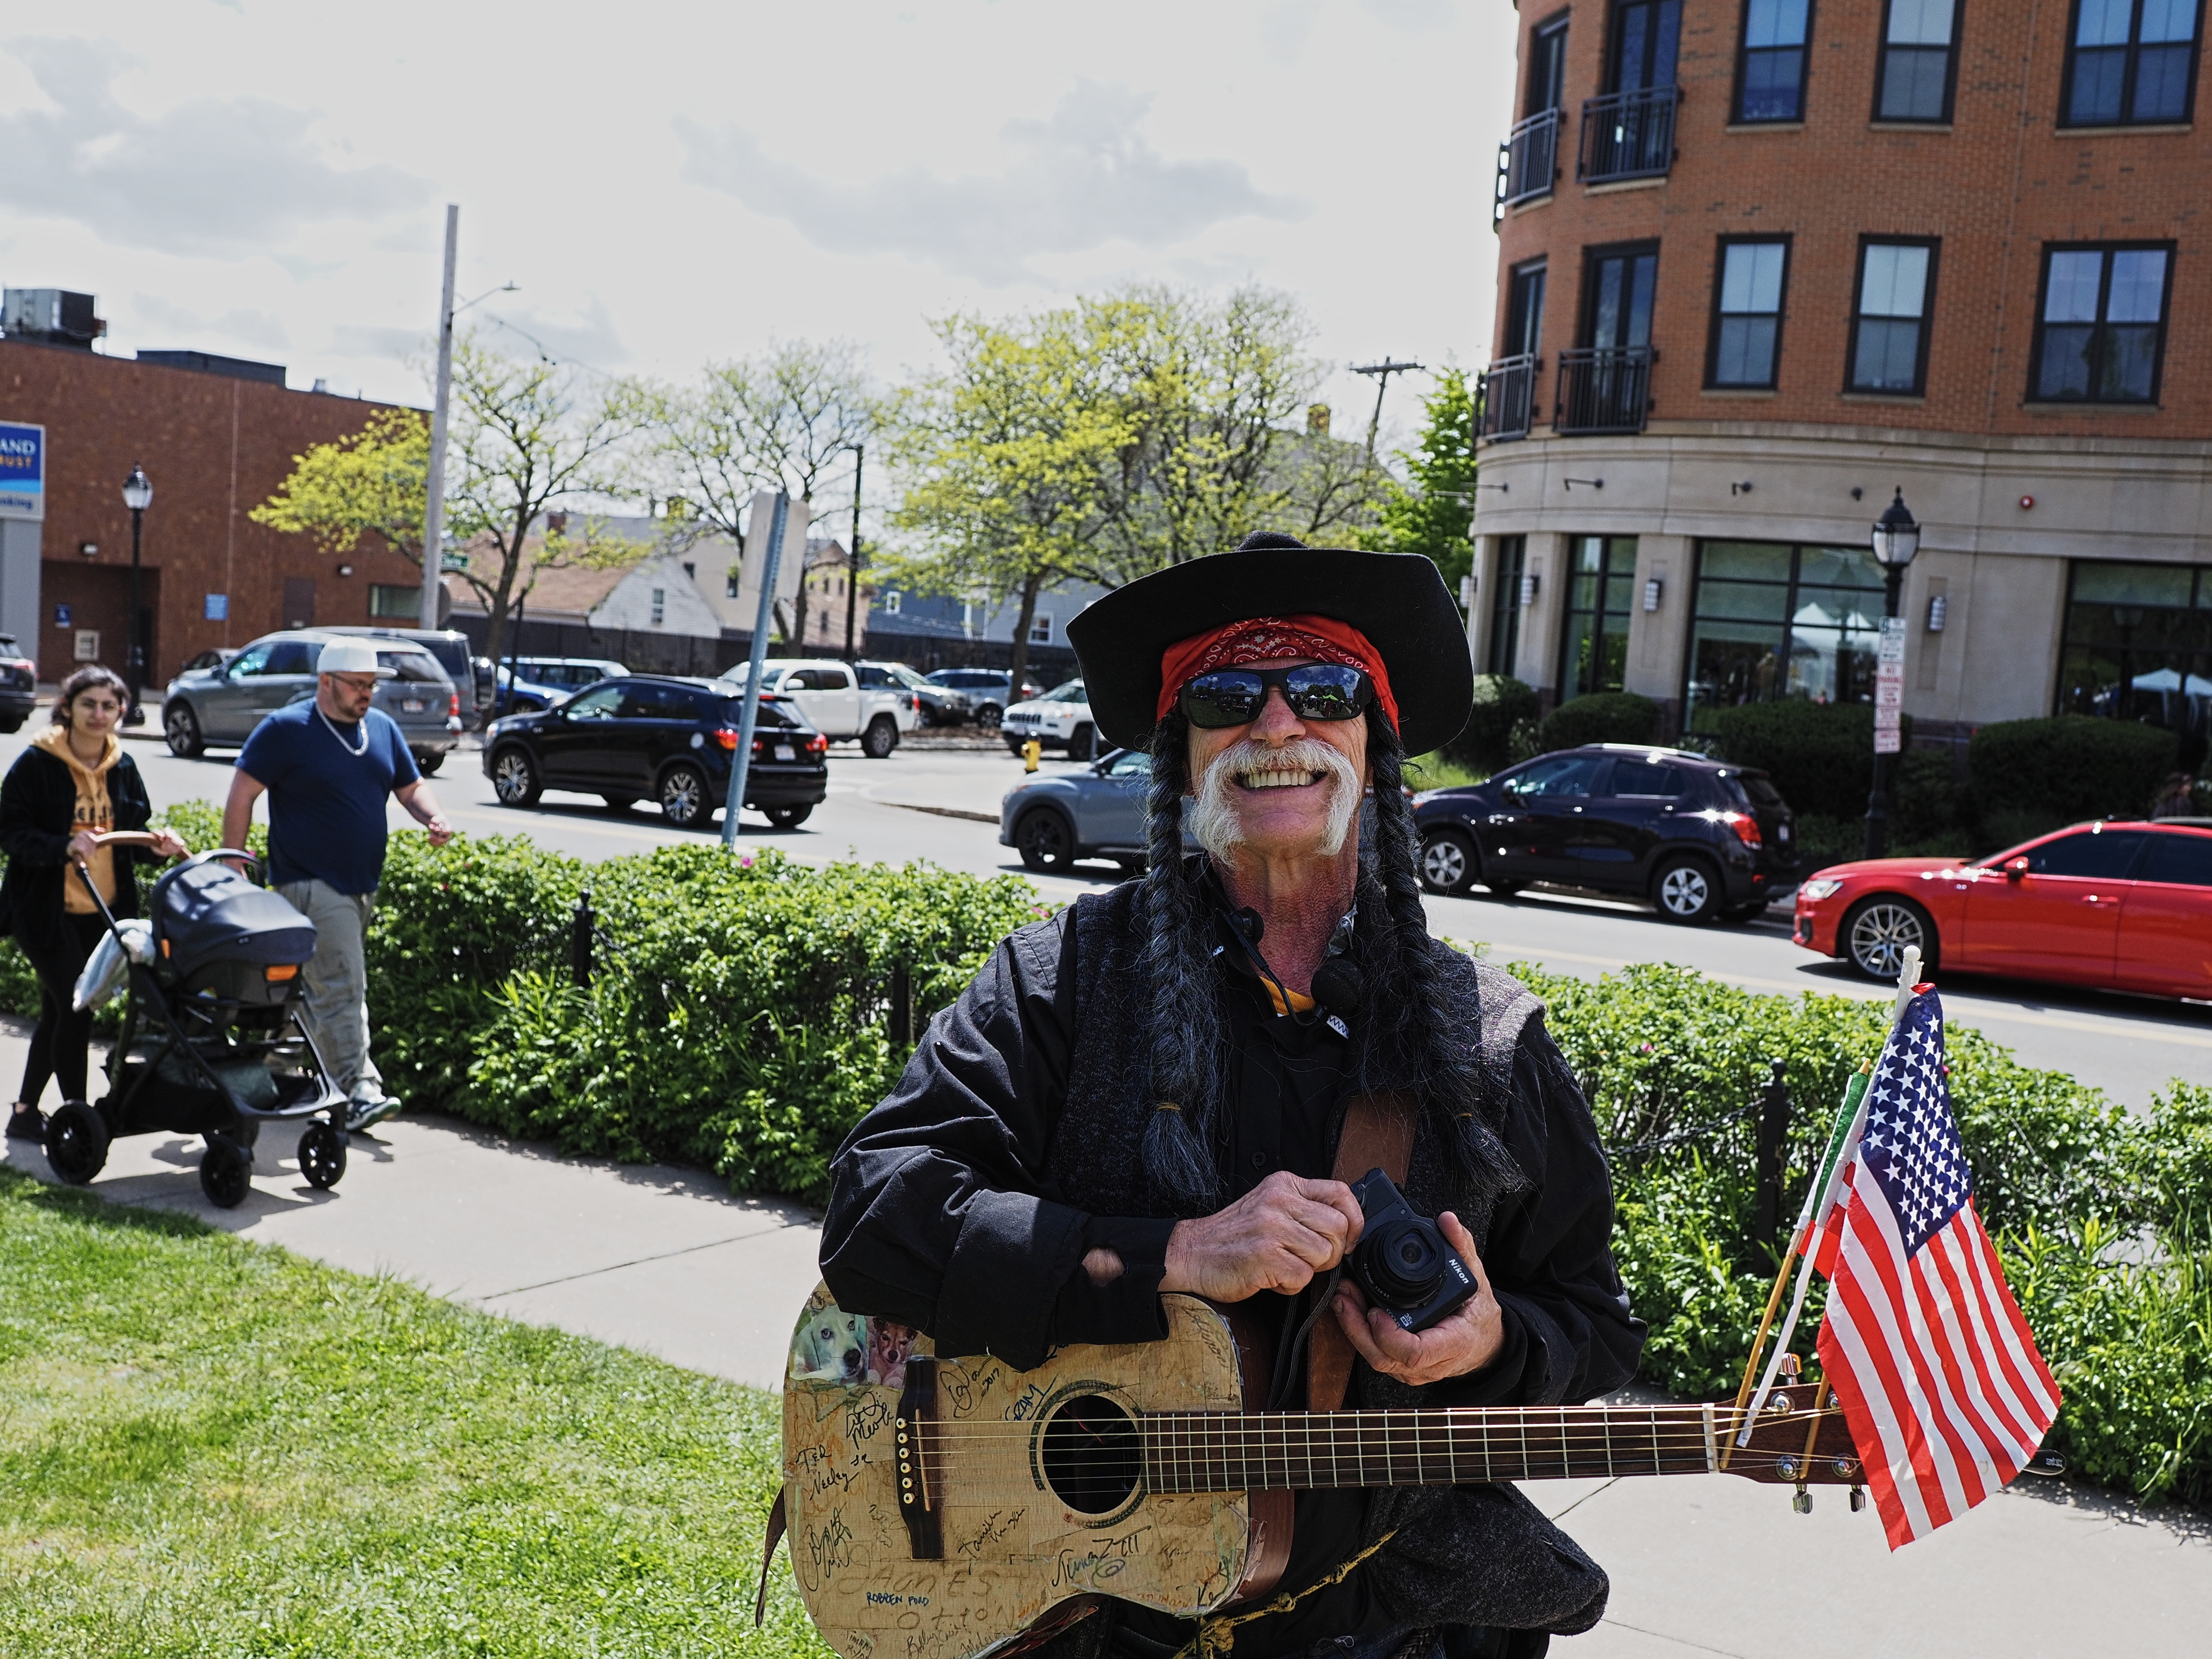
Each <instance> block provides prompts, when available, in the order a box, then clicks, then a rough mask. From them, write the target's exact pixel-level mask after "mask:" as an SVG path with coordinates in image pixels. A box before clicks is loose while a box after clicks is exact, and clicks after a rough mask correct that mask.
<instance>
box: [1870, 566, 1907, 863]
mask: <svg viewBox="0 0 2212 1659" xmlns="http://www.w3.org/2000/svg"><path fill="white" fill-rule="evenodd" d="M1904 596H1905V568H1904V567H1903V566H1902V565H1891V566H1889V567H1888V568H1887V569H1886V570H1885V571H1884V572H1883V573H1882V612H1881V614H1882V616H1883V617H1884V618H1885V619H1886V620H1887V621H1892V622H1893V621H1895V620H1896V618H1897V613H1898V610H1899V605H1901V604H1902V602H1903V599H1904ZM1895 759H1896V757H1894V756H1893V755H1891V754H1887V753H1885V752H1884V751H1883V750H1881V749H1879V748H1877V749H1876V750H1875V756H1874V787H1873V788H1872V789H1870V790H1869V791H1868V792H1867V810H1866V853H1865V856H1866V857H1868V858H1870V859H1878V858H1881V857H1884V856H1885V855H1887V853H1888V851H1889V778H1890V768H1891V767H1892V766H1893V764H1894V763H1895Z"/></svg>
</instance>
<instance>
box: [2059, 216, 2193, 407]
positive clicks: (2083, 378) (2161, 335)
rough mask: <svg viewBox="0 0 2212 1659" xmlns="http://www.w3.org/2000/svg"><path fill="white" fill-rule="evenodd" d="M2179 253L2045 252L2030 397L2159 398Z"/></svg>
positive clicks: (2147, 400) (2076, 399) (2144, 249)
mask: <svg viewBox="0 0 2212 1659" xmlns="http://www.w3.org/2000/svg"><path fill="white" fill-rule="evenodd" d="M2172 266H2173V252H2172V246H2170V245H2169V246H2164V247H2045V250H2044V253H2043V295H2042V300H2041V303H2040V304H2039V305H2038V306H2037V307H2036V326H2035V372H2034V374H2033V377H2032V378H2031V380H2029V382H2028V388H2029V389H2028V396H2029V398H2032V399H2034V400H2037V401H2039V402H2046V403H2092V404H2148V403H2155V402H2156V401H2157V400H2158V382H2159V368H2160V362H2161V361H2162V359H2163V358H2164V356H2165V355H2166V287H2167V278H2168V277H2169V276H2170V275H2171V273H2172Z"/></svg>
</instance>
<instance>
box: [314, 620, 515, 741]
mask: <svg viewBox="0 0 2212 1659" xmlns="http://www.w3.org/2000/svg"><path fill="white" fill-rule="evenodd" d="M322 631H323V632H324V633H325V634H354V635H367V636H368V638H370V639H373V640H407V641H411V642H413V643H414V644H416V645H419V646H421V647H422V648H423V649H424V650H425V651H427V652H428V653H430V654H431V655H432V656H434V657H435V658H436V659H438V666H439V667H441V668H442V669H444V670H445V671H446V678H447V679H449V680H451V681H453V690H456V691H458V692H459V693H460V694H461V727H462V729H463V730H464V731H466V730H469V729H470V728H471V727H473V726H476V725H477V717H478V713H479V711H478V708H477V677H476V672H475V669H474V666H473V662H472V659H471V657H470V655H469V636H468V635H465V634H464V633H462V632H460V630H459V629H453V628H354V627H347V628H325V629H323V630H322Z"/></svg>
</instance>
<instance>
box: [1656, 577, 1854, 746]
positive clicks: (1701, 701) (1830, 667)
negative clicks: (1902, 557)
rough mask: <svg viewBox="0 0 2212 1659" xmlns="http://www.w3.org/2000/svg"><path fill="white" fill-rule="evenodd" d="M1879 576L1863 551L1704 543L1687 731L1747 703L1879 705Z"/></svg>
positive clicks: (1706, 728)
mask: <svg viewBox="0 0 2212 1659" xmlns="http://www.w3.org/2000/svg"><path fill="white" fill-rule="evenodd" d="M1881 605H1882V594H1881V571H1880V569H1879V568H1878V567H1877V566H1876V565H1875V562H1874V556H1873V554H1871V553H1870V552H1869V551H1868V550H1866V549H1864V548H1849V547H1805V546H1797V545H1793V544H1790V543H1788V542H1720V541H1713V542H1702V543H1700V544H1699V547H1698V581H1697V592H1696V599H1695V602H1694V604H1693V605H1692V615H1691V622H1690V658H1689V677H1688V684H1686V687H1685V688H1684V690H1683V697H1682V702H1683V712H1684V716H1685V720H1684V725H1685V727H1686V730H1689V731H1692V732H1710V731H1711V730H1712V729H1713V724H1714V716H1715V715H1716V714H1718V713H1719V711H1720V710H1722V709H1723V708H1735V707H1736V706H1737V705H1738V704H1741V703H1747V702H1772V701H1774V700H1775V699H1777V698H1780V697H1806V698H1809V699H1811V700H1812V701H1813V702H1871V701H1873V698H1874V664H1875V636H1876V635H1877V634H1878V633H1879V632H1880V630H1881Z"/></svg>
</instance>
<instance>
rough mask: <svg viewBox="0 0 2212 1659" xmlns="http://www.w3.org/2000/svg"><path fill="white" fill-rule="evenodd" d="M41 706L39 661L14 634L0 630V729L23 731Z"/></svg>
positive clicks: (1, 730)
mask: <svg viewBox="0 0 2212 1659" xmlns="http://www.w3.org/2000/svg"><path fill="white" fill-rule="evenodd" d="M38 706H39V665H38V664H36V663H35V662H33V661H32V660H31V659H29V658H28V657H27V656H25V655H24V654H23V647H21V645H19V644H17V643H16V641H15V635H13V634H0V732H20V731H21V730H22V729H23V722H24V721H25V720H28V719H30V718H31V711H32V710H33V709H34V708H37V707H38Z"/></svg>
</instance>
